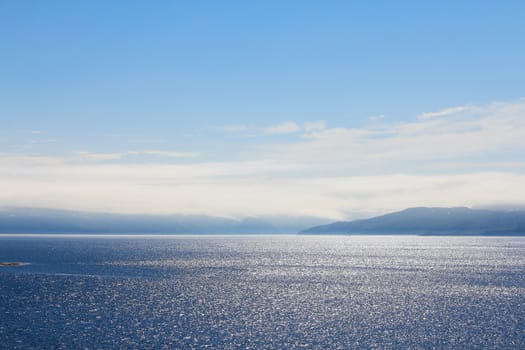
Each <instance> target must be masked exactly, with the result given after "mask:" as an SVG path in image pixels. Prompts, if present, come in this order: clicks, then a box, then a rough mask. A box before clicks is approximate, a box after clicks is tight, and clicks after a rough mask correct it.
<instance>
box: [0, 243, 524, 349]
mask: <svg viewBox="0 0 525 350" xmlns="http://www.w3.org/2000/svg"><path fill="white" fill-rule="evenodd" d="M0 261H23V262H27V263H29V264H28V265H25V266H21V267H0V348H1V349H82V348H88V349H119V348H122V349H132V348H154V349H163V348H166V349H172V348H180V349H247V348H250V349H325V348H328V349H354V348H355V349H388V348H391V349H394V348H396V349H399V348H403V349H525V238H509V237H506V238H503V237H490V238H479V237H478V238H466V237H445V238H438V237H415V236H397V237H396V236H368V237H313V236H222V237H217V236H215V237H211V236H207V237H195V236H194V237H190V236H185V237H181V236H178V237H163V238H160V237H144V236H142V237H78V236H77V237H7V236H0Z"/></svg>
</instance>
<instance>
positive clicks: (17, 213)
mask: <svg viewBox="0 0 525 350" xmlns="http://www.w3.org/2000/svg"><path fill="white" fill-rule="evenodd" d="M328 222H330V221H329V220H327V219H320V218H315V217H308V216H305V217H301V216H300V217H288V216H268V217H248V218H243V219H232V218H223V217H213V216H205V215H134V214H112V213H93V212H82V211H70V210H58V209H41V208H4V209H0V233H114V234H259V233H261V234H262V233H266V234H278V233H297V232H298V231H300V230H303V229H305V228H307V227H311V226H313V225H319V224H325V223H328Z"/></svg>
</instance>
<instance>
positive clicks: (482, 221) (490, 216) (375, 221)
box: [300, 207, 525, 236]
mask: <svg viewBox="0 0 525 350" xmlns="http://www.w3.org/2000/svg"><path fill="white" fill-rule="evenodd" d="M300 233H302V234H386V235H391V234H417V235H485V236H491V235H493V236H494V235H498V236H499V235H504V236H519V235H525V211H496V210H482V209H470V208H466V207H456V208H424V207H419V208H409V209H405V210H402V211H399V212H395V213H390V214H386V215H382V216H377V217H373V218H370V219H363V220H355V221H340V222H335V223H331V224H327V225H321V226H315V227H311V228H309V229H306V230H303V231H301V232H300Z"/></svg>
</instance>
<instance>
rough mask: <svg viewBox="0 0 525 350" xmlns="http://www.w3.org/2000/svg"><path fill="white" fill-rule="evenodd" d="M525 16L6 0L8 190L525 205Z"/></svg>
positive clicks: (155, 197) (258, 207)
mask: <svg viewBox="0 0 525 350" xmlns="http://www.w3.org/2000/svg"><path fill="white" fill-rule="evenodd" d="M524 18H525V2H523V1H512V0H509V1H505V2H496V1H479V0H478V1H439V2H432V3H430V2H423V1H373V0H372V1H330V0H329V1H306V0H305V1H271V0H265V1H154V2H146V1H116V0H115V1H97V0H90V1H54V0H50V1H14V0H11V1H9V0H0V62H1V64H0V189H1V190H0V207H42V208H59V209H72V210H87V211H99V212H118V213H148V214H174V213H176V214H205V215H213V216H225V217H246V216H265V215H287V216H314V217H322V218H330V219H334V220H343V219H352V218H359V217H367V216H371V215H376V214H381V213H386V212H390V211H395V210H399V209H403V208H406V207H414V206H469V207H487V206H503V207H518V206H521V207H522V206H523V205H524V204H525V156H523V155H524V154H525V69H523V62H525V45H523V38H524V37H525V21H524Z"/></svg>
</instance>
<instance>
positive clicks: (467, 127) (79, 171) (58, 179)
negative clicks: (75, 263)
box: [0, 100, 525, 219]
mask: <svg viewBox="0 0 525 350" xmlns="http://www.w3.org/2000/svg"><path fill="white" fill-rule="evenodd" d="M438 114H439V115H438ZM290 123H291V125H288V126H286V124H287V123H284V124H281V125H278V126H274V127H273V128H274V130H273V131H275V132H276V131H277V130H281V131H280V132H283V130H289V132H291V130H295V131H299V130H301V128H300V127H299V125H297V124H296V123H293V122H290ZM283 125H284V126H283ZM285 126H286V127H285ZM308 128H309V131H308V132H307V138H303V139H301V141H298V142H295V143H287V144H264V145H259V148H258V152H255V151H251V152H247V153H248V155H249V156H248V157H244V158H241V157H240V155H239V154H236V155H232V158H231V159H235V158H237V159H240V160H238V161H228V160H222V161H215V162H202V160H201V158H191V159H187V160H185V161H184V163H178V162H177V159H178V158H179V157H196V156H197V155H198V154H197V153H193V152H188V153H186V152H176V151H173V152H168V151H158V150H139V151H127V152H122V153H90V152H80V153H78V154H77V157H76V158H75V157H63V158H60V157H46V156H27V155H13V154H5V153H4V154H0V188H2V191H0V205H4V206H13V205H17V206H41V207H54V208H66V209H78V210H93V211H110V212H128V213H186V214H209V215H221V216H250V215H275V214H283V215H312V216H324V217H330V218H333V219H345V218H347V215H348V213H350V212H363V211H365V212H370V213H372V214H380V213H384V212H388V211H394V210H398V209H402V208H405V207H412V206H459V205H466V206H483V205H497V204H505V203H524V202H525V200H524V198H525V172H524V170H525V169H524V168H525V163H524V162H523V158H522V155H523V154H525V100H520V101H518V102H513V103H492V104H489V105H486V106H471V107H469V108H468V109H460V108H455V107H453V108H450V109H448V112H446V113H445V112H444V111H441V112H435V113H434V117H427V118H414V119H413V120H411V121H406V122H397V123H390V124H388V123H382V124H380V125H377V124H376V125H373V126H370V127H362V128H326V127H325V126H324V123H323V124H321V123H318V124H317V125H316V126H312V125H310V126H306V123H305V125H303V130H304V131H306V130H307V129H308ZM295 131H294V132H295ZM263 139H264V140H263ZM269 139H270V138H261V140H263V141H262V142H268V140H269ZM245 152H246V149H244V150H243V153H242V154H245ZM133 155H142V156H144V157H149V158H148V163H147V164H144V163H140V162H132V163H131V162H114V161H113V160H117V159H120V158H123V157H128V156H133ZM157 157H175V159H174V160H172V161H170V162H169V163H168V164H166V163H165V162H162V161H161V160H160V159H157ZM247 159H249V160H247ZM92 160H104V161H95V162H93V161H92Z"/></svg>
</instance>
